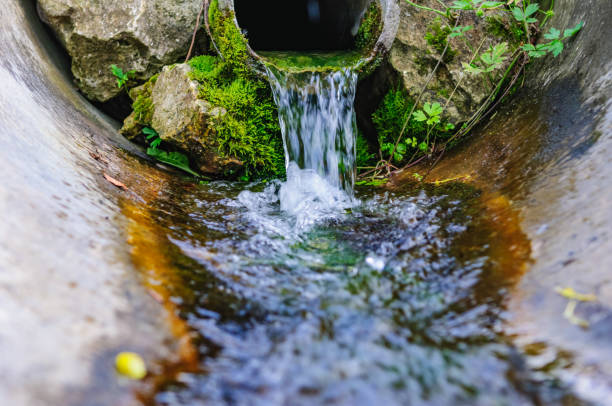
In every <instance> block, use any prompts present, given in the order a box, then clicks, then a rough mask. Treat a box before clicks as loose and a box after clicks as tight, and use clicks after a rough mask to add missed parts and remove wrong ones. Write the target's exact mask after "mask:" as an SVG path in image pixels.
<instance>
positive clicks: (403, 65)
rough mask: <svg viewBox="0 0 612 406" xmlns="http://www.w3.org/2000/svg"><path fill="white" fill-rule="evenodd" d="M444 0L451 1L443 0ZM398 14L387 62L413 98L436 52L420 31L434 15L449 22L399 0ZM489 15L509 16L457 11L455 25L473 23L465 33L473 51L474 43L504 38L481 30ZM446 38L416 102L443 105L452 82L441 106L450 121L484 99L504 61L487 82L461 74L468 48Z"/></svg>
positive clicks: (468, 57)
mask: <svg viewBox="0 0 612 406" xmlns="http://www.w3.org/2000/svg"><path fill="white" fill-rule="evenodd" d="M444 2H445V3H446V4H451V3H452V1H449V0H445V1H444ZM419 4H420V5H423V6H427V7H431V8H436V9H441V6H440V4H439V3H438V2H437V1H435V0H425V1H422V2H419ZM400 13H401V14H400V26H399V29H398V32H397V37H396V38H395V42H394V44H393V47H392V48H391V54H390V64H391V66H392V67H393V69H394V70H395V71H396V72H397V74H398V75H399V76H400V78H401V83H402V85H403V86H404V87H405V88H406V90H407V91H408V93H409V94H410V95H411V96H412V97H414V98H416V97H418V95H419V93H420V92H421V90H422V88H423V85H424V84H425V83H426V82H427V78H428V77H429V75H430V73H431V71H432V70H433V68H434V67H435V66H436V64H437V62H438V60H439V59H440V56H441V52H439V50H436V49H435V48H434V47H433V46H431V45H429V44H428V43H427V41H426V40H425V35H426V34H427V31H428V29H429V27H430V26H432V24H435V23H436V19H439V20H438V21H439V23H441V26H442V27H445V26H447V25H448V24H451V23H449V22H448V20H447V19H445V18H442V17H440V16H438V15H437V14H436V13H433V12H431V11H427V10H422V9H419V8H417V7H414V6H412V5H410V4H408V3H407V2H405V1H401V2H400ZM493 15H497V16H498V17H499V18H502V19H505V20H508V19H509V18H510V15H509V14H508V13H500V12H492V11H490V12H488V13H487V14H486V16H485V17H484V18H483V17H477V16H476V13H474V12H470V11H463V12H462V13H461V16H460V19H459V23H458V25H459V26H467V25H472V26H473V28H472V29H471V30H470V31H468V33H467V34H466V36H467V39H468V40H469V43H471V44H472V45H471V46H472V47H473V48H474V49H477V48H478V46H479V44H481V43H482V47H481V51H480V53H482V52H484V51H486V50H488V49H489V48H490V47H491V46H493V45H496V44H499V43H501V42H504V41H508V40H507V39H502V38H496V37H495V36H493V35H491V33H489V32H487V27H486V17H490V16H493ZM450 27H452V25H451V26H450ZM483 40H484V42H483ZM449 42H450V46H449V50H448V51H447V54H446V55H445V58H444V60H443V62H442V63H441V64H440V66H439V67H438V69H437V70H436V74H435V75H434V77H433V79H432V80H431V82H430V83H429V85H428V86H427V89H426V90H425V93H424V94H423V98H422V99H421V101H422V102H438V103H440V104H442V105H444V104H445V103H446V99H447V97H448V96H450V95H451V94H453V90H454V89H455V87H456V86H457V85H458V87H457V90H456V91H455V93H454V95H453V98H452V100H451V102H450V103H449V105H448V109H447V114H448V118H449V119H450V121H452V122H454V123H457V122H463V121H466V120H467V119H468V118H470V116H472V114H473V113H474V112H475V111H476V110H477V109H478V107H480V105H481V104H482V103H483V102H484V101H485V100H486V98H487V97H488V96H489V94H490V93H491V92H492V90H493V89H494V86H495V84H494V82H496V79H499V78H500V77H501V75H502V74H503V72H504V71H505V69H506V68H507V66H508V64H509V60H506V63H505V64H504V66H503V67H501V68H500V69H498V70H497V71H495V72H493V73H492V75H491V76H492V78H493V81H489V80H488V79H487V77H486V76H485V75H482V74H481V75H478V76H474V75H471V74H466V73H465V72H464V69H463V67H462V63H463V62H466V63H467V62H469V61H471V60H472V57H473V52H472V50H471V49H470V48H469V47H468V46H467V45H466V43H465V41H464V40H462V39H460V38H449ZM449 52H450V53H452V54H454V57H452V58H449V56H450V55H451V54H449Z"/></svg>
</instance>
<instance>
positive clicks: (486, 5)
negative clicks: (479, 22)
mask: <svg viewBox="0 0 612 406" xmlns="http://www.w3.org/2000/svg"><path fill="white" fill-rule="evenodd" d="M503 5H504V3H503V2H501V1H485V2H483V3H482V4H481V5H480V7H481V8H484V9H492V8H497V7H500V6H503Z"/></svg>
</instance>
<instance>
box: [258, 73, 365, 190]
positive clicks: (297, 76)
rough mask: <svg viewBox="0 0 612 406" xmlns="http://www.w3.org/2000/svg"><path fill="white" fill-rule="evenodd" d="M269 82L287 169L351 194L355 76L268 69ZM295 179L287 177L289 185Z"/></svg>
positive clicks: (290, 175)
mask: <svg viewBox="0 0 612 406" xmlns="http://www.w3.org/2000/svg"><path fill="white" fill-rule="evenodd" d="M268 78H269V80H270V83H271V85H272V91H273V93H274V100H275V101H276V104H277V106H278V115H279V121H280V126H281V131H282V133H283V142H284V145H285V158H286V161H287V165H288V167H289V166H290V165H293V164H295V165H293V166H297V167H298V168H300V169H306V170H310V171H313V172H314V173H316V174H318V175H319V176H321V177H322V178H323V179H324V180H325V181H327V182H328V183H329V184H330V185H331V186H334V187H337V188H340V189H343V190H345V191H347V192H349V193H352V188H353V185H354V183H355V135H356V130H357V128H356V127H357V125H356V121H355V111H354V109H353V104H354V101H355V92H356V89H357V73H355V72H354V71H353V70H352V69H350V68H343V69H339V70H337V71H331V72H317V71H305V72H300V73H288V72H285V71H283V70H280V69H276V68H275V67H273V66H270V67H268ZM295 174H296V170H295V168H291V169H290V170H289V171H288V179H289V180H290V182H291V181H292V178H293V177H294V176H295Z"/></svg>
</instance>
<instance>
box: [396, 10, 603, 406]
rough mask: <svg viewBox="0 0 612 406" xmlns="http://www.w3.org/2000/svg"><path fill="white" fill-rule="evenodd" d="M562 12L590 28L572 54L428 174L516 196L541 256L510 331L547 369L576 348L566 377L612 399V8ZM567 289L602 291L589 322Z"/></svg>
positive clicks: (589, 308) (598, 397)
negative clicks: (572, 316) (568, 313)
mask: <svg viewBox="0 0 612 406" xmlns="http://www.w3.org/2000/svg"><path fill="white" fill-rule="evenodd" d="M555 12H556V16H555V18H553V19H552V20H551V21H550V23H549V26H552V27H559V28H561V29H563V28H566V27H569V26H573V25H575V24H576V23H577V22H579V21H584V22H585V23H586V25H585V28H584V29H583V30H582V32H581V33H580V34H579V35H578V36H577V37H576V39H575V40H573V41H570V42H568V43H567V44H566V51H565V52H564V53H563V54H562V55H561V56H560V57H558V58H556V59H553V58H549V59H545V60H542V61H538V62H536V63H534V64H533V65H532V66H531V67H530V70H529V72H528V81H527V82H526V84H525V87H524V88H523V89H521V90H520V91H519V92H518V93H517V95H516V96H515V97H514V99H513V101H512V103H510V104H509V105H506V106H504V107H502V109H501V110H500V111H499V112H498V113H497V114H496V115H495V116H494V118H493V120H491V122H490V124H486V125H485V126H484V128H481V129H480V130H478V131H476V132H474V133H473V135H472V139H470V140H468V141H466V142H465V143H464V144H463V145H462V146H461V147H460V148H458V149H457V150H456V151H454V152H453V153H449V154H447V155H446V156H445V158H444V159H443V160H442V161H441V162H440V163H439V164H438V165H437V166H436V167H435V168H434V169H433V170H432V171H431V172H430V173H429V175H428V177H427V180H428V181H435V180H441V179H447V178H452V177H457V176H468V175H469V176H470V177H471V182H472V183H474V184H476V185H478V186H479V187H481V188H483V189H484V190H490V191H495V192H499V193H502V194H504V195H505V196H508V198H509V199H510V200H511V201H512V207H513V208H515V209H516V210H518V211H519V213H520V217H521V226H522V228H523V230H524V231H525V232H526V234H527V235H528V237H529V239H530V240H531V245H532V250H533V252H532V261H533V263H532V264H531V266H530V269H529V271H528V272H527V273H526V274H525V276H524V277H523V278H522V279H521V281H520V283H518V285H517V286H516V287H515V288H514V289H513V291H512V294H511V295H510V298H509V300H508V308H509V312H510V322H509V324H508V326H507V331H508V333H509V334H512V335H515V336H516V343H517V345H522V346H524V347H525V348H532V347H534V346H535V347H538V348H539V349H538V351H537V353H538V355H539V357H540V358H541V362H542V365H546V364H547V363H550V362H561V361H560V360H561V359H563V358H564V356H567V355H571V357H572V361H571V362H569V363H568V365H567V366H566V367H565V368H564V371H565V372H564V374H563V375H564V379H565V380H566V381H567V382H570V384H571V385H573V386H574V389H575V391H576V393H578V394H580V395H583V396H584V398H585V399H588V400H591V401H593V402H594V403H595V404H612V398H611V397H610V391H611V390H612V344H611V343H612V285H611V284H612V279H611V277H610V269H612V236H611V233H612V231H611V230H612V203H611V201H612V188H611V186H612V174H611V173H612V171H611V169H612V158H611V152H612V48H611V47H609V46H607V45H605V41H606V40H605V39H606V38H609V37H610V35H612V27H611V26H610V24H609V16H610V15H612V4H610V3H609V2H604V1H588V2H586V3H585V2H575V1H570V2H565V4H563V6H560V7H557V9H555ZM429 168H430V167H429V166H423V167H421V168H418V169H417V168H415V169H414V170H416V171H419V170H420V171H421V172H423V171H425V172H426V171H428V170H429ZM411 173H412V171H406V172H405V173H403V174H401V175H400V176H399V177H398V178H397V179H396V182H401V180H400V179H408V177H409V176H411ZM557 287H572V288H573V289H575V290H576V291H578V292H582V293H593V294H596V295H597V298H598V300H597V302H596V303H583V304H579V305H578V307H577V311H576V314H577V315H578V316H579V317H581V318H583V319H585V320H587V321H588V322H589V324H590V326H589V328H586V329H585V328H582V327H579V326H577V325H574V324H572V323H570V322H569V321H568V320H567V319H566V318H565V317H564V316H563V312H564V309H565V306H566V304H567V299H565V298H563V297H561V296H560V295H558V294H557V293H556V292H555V288H557Z"/></svg>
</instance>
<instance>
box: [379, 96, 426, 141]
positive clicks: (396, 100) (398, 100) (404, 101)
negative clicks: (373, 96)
mask: <svg viewBox="0 0 612 406" xmlns="http://www.w3.org/2000/svg"><path fill="white" fill-rule="evenodd" d="M413 106H414V100H412V98H411V97H410V96H409V95H408V92H407V91H406V89H404V88H403V87H401V86H400V87H398V88H396V89H391V90H390V91H389V92H388V93H387V94H386V95H385V97H384V99H383V101H382V102H381V103H380V106H378V109H377V110H376V111H375V112H374V114H372V121H373V122H374V127H375V128H376V132H377V134H378V142H379V143H380V146H381V147H383V145H384V144H387V143H395V140H396V139H397V137H398V136H399V135H400V133H401V131H402V127H403V126H404V123H405V122H406V120H407V119H408V115H409V114H410V110H412V107H413ZM426 134H427V127H426V126H425V124H424V123H422V122H418V121H415V120H409V121H408V125H407V126H406V130H405V134H404V136H405V137H416V138H417V140H419V141H421V140H424V139H425V136H426ZM383 149H384V148H383Z"/></svg>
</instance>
